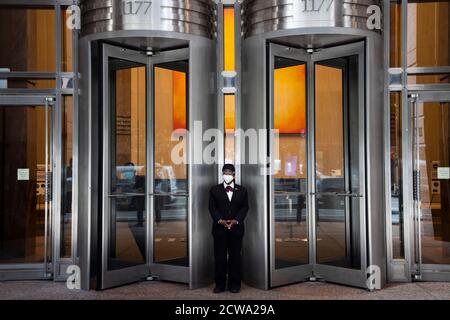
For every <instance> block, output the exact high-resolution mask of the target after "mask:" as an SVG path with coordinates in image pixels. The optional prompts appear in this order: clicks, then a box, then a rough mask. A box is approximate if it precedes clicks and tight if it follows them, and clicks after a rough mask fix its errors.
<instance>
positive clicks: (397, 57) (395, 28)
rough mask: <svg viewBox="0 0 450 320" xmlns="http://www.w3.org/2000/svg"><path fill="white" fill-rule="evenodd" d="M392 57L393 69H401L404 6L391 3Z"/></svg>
mask: <svg viewBox="0 0 450 320" xmlns="http://www.w3.org/2000/svg"><path fill="white" fill-rule="evenodd" d="M390 19H391V21H390V26H389V32H390V35H389V40H390V51H391V52H390V57H389V63H390V67H391V68H400V67H401V66H402V5H401V3H400V2H399V3H395V2H391V4H390Z"/></svg>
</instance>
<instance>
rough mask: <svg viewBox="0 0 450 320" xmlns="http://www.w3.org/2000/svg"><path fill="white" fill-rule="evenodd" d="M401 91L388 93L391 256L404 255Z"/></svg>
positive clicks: (398, 257)
mask: <svg viewBox="0 0 450 320" xmlns="http://www.w3.org/2000/svg"><path fill="white" fill-rule="evenodd" d="M401 98H402V96H401V93H400V92H392V93H391V95H390V121H391V122H390V128H391V130H390V141H391V151H390V159H391V163H390V165H391V210H392V211H391V215H392V216H391V219H392V257H393V258H394V259H402V258H404V256H405V253H404V246H403V237H404V236H403V232H404V231H403V193H402V186H403V180H402V145H403V144H402V108H401V107H402V103H401V101H402V100H401Z"/></svg>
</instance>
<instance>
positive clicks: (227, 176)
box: [223, 174, 234, 184]
mask: <svg viewBox="0 0 450 320" xmlns="http://www.w3.org/2000/svg"><path fill="white" fill-rule="evenodd" d="M233 180H234V177H233V176H232V175H230V174H224V175H223V181H225V183H226V184H230V183H231V182H232V181H233Z"/></svg>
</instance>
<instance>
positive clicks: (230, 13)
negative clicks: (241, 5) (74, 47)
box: [223, 7, 235, 71]
mask: <svg viewBox="0 0 450 320" xmlns="http://www.w3.org/2000/svg"><path fill="white" fill-rule="evenodd" d="M223 25H224V27H223V39H224V44H223V47H224V62H223V63H224V70H225V71H234V70H235V64H234V60H235V59H234V58H235V57H234V56H235V54H234V50H235V49H234V48H235V42H234V41H235V40H234V7H225V8H224V9H223Z"/></svg>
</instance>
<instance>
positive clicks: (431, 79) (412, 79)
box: [408, 74, 450, 84]
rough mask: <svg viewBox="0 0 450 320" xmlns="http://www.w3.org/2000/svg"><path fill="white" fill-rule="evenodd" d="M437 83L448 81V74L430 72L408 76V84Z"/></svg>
mask: <svg viewBox="0 0 450 320" xmlns="http://www.w3.org/2000/svg"><path fill="white" fill-rule="evenodd" d="M438 83H450V75H448V74H432V75H409V76H408V84H438Z"/></svg>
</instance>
